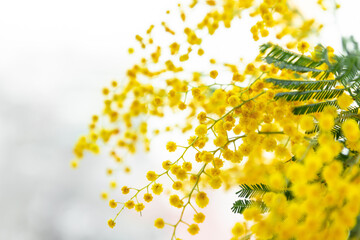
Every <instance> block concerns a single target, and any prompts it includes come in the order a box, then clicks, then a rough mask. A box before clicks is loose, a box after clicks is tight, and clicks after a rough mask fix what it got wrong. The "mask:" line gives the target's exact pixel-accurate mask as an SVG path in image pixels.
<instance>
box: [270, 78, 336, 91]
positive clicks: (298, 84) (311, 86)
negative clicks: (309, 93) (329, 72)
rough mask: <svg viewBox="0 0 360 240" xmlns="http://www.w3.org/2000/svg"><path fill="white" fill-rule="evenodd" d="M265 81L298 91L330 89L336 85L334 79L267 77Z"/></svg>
mask: <svg viewBox="0 0 360 240" xmlns="http://www.w3.org/2000/svg"><path fill="white" fill-rule="evenodd" d="M265 81H266V82H269V83H272V84H274V85H276V86H279V87H281V88H286V89H296V90H300V91H306V90H319V89H324V90H330V89H331V88H332V87H334V86H335V85H336V80H322V81H298V80H281V79H276V78H267V79H265Z"/></svg>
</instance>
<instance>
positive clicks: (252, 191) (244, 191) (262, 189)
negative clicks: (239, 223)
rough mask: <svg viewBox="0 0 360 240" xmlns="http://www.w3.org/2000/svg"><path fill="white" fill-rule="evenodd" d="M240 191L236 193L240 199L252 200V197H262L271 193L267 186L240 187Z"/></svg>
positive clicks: (243, 185) (244, 185)
mask: <svg viewBox="0 0 360 240" xmlns="http://www.w3.org/2000/svg"><path fill="white" fill-rule="evenodd" d="M240 188H241V189H240V190H239V191H238V192H236V194H238V196H239V198H251V197H255V196H257V197H262V196H263V195H264V194H265V193H267V192H269V191H270V189H269V187H268V186H266V185H265V184H262V183H260V184H255V185H250V186H249V185H247V184H242V185H240Z"/></svg>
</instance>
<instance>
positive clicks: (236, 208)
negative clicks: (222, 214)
mask: <svg viewBox="0 0 360 240" xmlns="http://www.w3.org/2000/svg"><path fill="white" fill-rule="evenodd" d="M251 206H257V207H259V208H260V210H261V212H262V213H265V212H267V211H268V210H269V209H268V207H267V206H266V205H265V203H263V202H258V201H254V200H248V199H243V200H242V199H240V200H237V201H236V202H234V204H233V206H232V208H231V210H232V211H233V213H243V212H244V210H245V209H246V208H249V207H251Z"/></svg>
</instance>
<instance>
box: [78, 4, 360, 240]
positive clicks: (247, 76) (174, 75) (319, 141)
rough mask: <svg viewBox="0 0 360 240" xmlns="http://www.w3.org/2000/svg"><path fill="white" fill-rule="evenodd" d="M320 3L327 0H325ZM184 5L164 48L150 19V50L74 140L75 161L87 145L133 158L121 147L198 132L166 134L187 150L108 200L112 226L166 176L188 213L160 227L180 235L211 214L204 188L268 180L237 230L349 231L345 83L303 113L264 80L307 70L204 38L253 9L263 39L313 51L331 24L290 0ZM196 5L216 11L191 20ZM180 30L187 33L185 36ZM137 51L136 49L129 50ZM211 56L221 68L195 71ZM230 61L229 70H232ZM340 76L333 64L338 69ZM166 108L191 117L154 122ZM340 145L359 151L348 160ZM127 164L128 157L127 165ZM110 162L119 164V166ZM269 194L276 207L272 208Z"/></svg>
mask: <svg viewBox="0 0 360 240" xmlns="http://www.w3.org/2000/svg"><path fill="white" fill-rule="evenodd" d="M319 4H320V5H322V7H323V8H324V4H325V3H324V2H323V1H319ZM178 7H179V11H178V12H179V16H180V20H179V21H181V22H183V25H182V26H184V27H183V29H182V30H183V31H182V32H181V31H180V32H179V31H177V30H173V29H172V28H171V26H170V24H168V23H165V22H162V23H161V26H160V27H161V28H162V29H163V31H165V33H167V34H170V35H171V36H172V37H173V39H174V42H172V43H170V44H168V45H167V46H162V45H160V44H159V45H156V41H155V40H154V39H153V37H152V31H153V29H155V28H156V27H159V26H156V25H151V26H150V27H149V29H148V30H147V32H146V35H145V36H140V35H136V37H135V38H136V41H137V42H139V44H140V47H139V51H140V50H141V49H150V53H149V54H148V55H147V56H146V57H143V58H141V59H140V61H139V63H137V64H134V65H133V66H132V67H131V68H130V69H128V70H127V73H126V75H127V79H126V81H123V82H120V83H118V82H117V81H113V82H112V83H111V87H106V88H104V89H103V91H102V92H103V95H104V96H105V98H106V99H105V101H104V109H103V114H102V116H97V115H95V116H93V118H92V122H91V124H90V125H89V134H87V135H86V136H82V137H80V138H79V140H78V142H77V143H76V144H75V147H74V154H75V157H76V158H75V159H74V160H73V161H72V162H71V166H72V167H74V168H76V167H77V166H78V163H79V160H80V159H81V158H83V156H84V153H85V152H86V151H90V152H92V153H95V154H97V153H99V151H100V146H101V145H103V144H108V145H110V146H111V147H112V150H111V152H110V156H111V157H112V158H113V159H114V161H115V162H116V163H119V166H124V165H123V164H124V162H126V158H125V157H124V156H125V155H126V154H127V153H132V154H134V153H136V152H137V151H138V148H139V147H141V145H140V142H142V143H143V145H142V146H143V147H144V150H145V151H150V147H151V141H152V140H153V139H154V138H155V137H156V136H157V135H159V134H160V133H161V132H169V131H176V130H178V129H180V130H181V131H182V133H183V134H190V135H189V138H188V141H187V144H185V145H184V144H183V143H180V142H176V141H174V140H173V139H170V140H171V141H169V142H167V144H166V146H164V149H165V148H166V149H167V150H168V151H169V152H174V153H173V154H174V155H175V154H179V153H180V152H181V153H180V154H179V155H178V157H176V158H175V159H174V160H165V159H164V161H163V162H162V168H163V171H162V172H158V173H156V172H155V171H148V172H147V174H146V179H147V180H148V181H149V183H148V184H146V185H145V186H143V187H142V188H135V187H128V186H122V187H121V192H122V194H124V195H126V196H128V195H130V197H129V198H127V200H125V201H118V200H114V199H111V200H110V201H109V206H110V207H111V208H114V209H117V210H118V211H117V214H116V216H115V217H114V218H112V219H110V220H109V221H108V225H109V226H110V227H111V228H113V227H114V226H115V225H116V222H115V221H116V219H117V217H118V216H119V214H120V213H121V212H122V211H123V210H124V209H125V208H126V209H135V210H136V211H138V212H141V211H143V210H144V208H145V205H144V204H145V202H146V203H149V202H151V201H152V200H153V198H154V195H160V194H165V189H166V188H165V186H163V184H164V180H165V179H167V180H168V181H170V182H171V184H172V187H171V190H170V191H169V193H166V194H168V195H169V196H168V199H169V203H170V205H171V206H173V207H175V208H179V209H181V213H180V216H179V218H178V219H177V220H176V221H175V222H174V221H173V220H171V219H169V220H167V219H166V221H165V220H164V219H163V218H158V219H156V220H155V222H154V225H155V227H157V228H164V227H165V225H168V226H169V227H172V228H173V234H172V237H171V238H172V239H180V238H177V236H176V230H177V227H178V226H179V225H180V224H184V225H186V226H187V230H188V232H189V233H190V234H191V235H195V234H198V233H199V231H200V227H199V224H200V223H202V222H204V221H205V215H204V214H203V213H202V212H200V211H199V208H200V209H201V208H204V207H206V206H207V205H208V204H209V201H210V200H209V197H208V195H207V191H210V190H211V189H219V188H223V189H224V190H232V191H234V190H236V189H237V188H238V186H239V185H242V184H248V185H252V184H260V183H261V184H265V185H266V186H268V191H267V192H266V193H264V194H262V195H254V197H253V199H252V200H253V201H254V203H259V204H253V205H251V206H250V207H247V208H246V209H245V210H244V211H243V213H242V214H243V218H244V219H245V222H240V221H239V222H237V223H236V224H235V225H234V226H233V228H232V229H231V233H232V235H233V238H232V239H242V238H249V237H250V236H251V235H253V236H255V237H256V239H347V238H348V235H349V230H351V229H352V228H353V227H354V226H355V225H356V219H357V216H358V214H359V211H360V209H359V208H360V186H359V184H360V170H359V158H360V155H359V154H355V153H356V152H360V130H359V126H358V123H357V122H356V121H355V120H353V119H346V120H345V121H344V122H342V123H341V129H340V131H342V133H343V134H344V136H345V139H344V140H343V141H339V140H338V139H336V138H335V137H334V135H333V132H332V131H333V128H334V126H335V125H336V124H337V125H339V123H338V122H336V121H337V120H336V119H337V117H338V116H339V114H340V112H341V111H342V110H347V109H350V108H351V106H353V105H354V103H353V98H352V97H351V96H349V95H347V94H345V93H343V94H341V95H340V96H338V97H337V99H336V100H337V105H338V106H339V108H336V107H335V106H328V107H326V108H325V109H324V110H323V111H322V112H318V113H312V114H308V115H302V116H299V115H294V113H293V111H292V110H293V108H294V107H296V106H299V105H300V103H299V102H295V101H286V100H285V99H284V98H279V99H277V100H274V97H275V95H276V94H277V93H281V92H284V89H281V88H278V87H276V86H274V85H273V84H272V83H270V82H267V81H265V79H268V78H277V79H294V78H297V79H308V77H309V76H308V75H306V74H301V73H296V72H293V71H291V70H287V69H280V68H278V67H276V66H274V65H271V64H266V63H264V62H262V57H263V56H262V55H259V56H258V57H257V58H256V59H255V61H254V62H252V63H248V64H244V63H240V64H238V63H236V64H229V63H223V64H218V63H217V61H216V60H215V59H212V58H207V57H206V52H205V50H204V49H203V48H202V47H201V46H202V43H203V41H205V37H206V36H207V37H209V36H212V35H213V36H214V37H216V36H215V34H214V33H215V32H216V30H217V29H219V28H222V27H225V28H230V27H231V23H232V22H233V21H235V19H236V18H241V17H242V16H243V15H244V14H248V15H249V16H250V17H251V18H254V19H256V20H257V22H256V24H255V25H253V26H252V27H250V28H249V33H251V35H252V37H253V39H254V40H255V41H258V40H259V39H260V37H262V38H267V37H273V38H275V39H278V40H280V39H283V38H285V39H286V47H287V48H289V49H294V48H295V47H297V50H298V51H299V52H300V53H303V54H310V56H311V55H312V56H313V58H315V57H316V56H315V54H313V52H315V50H314V51H312V49H311V48H310V46H309V44H308V43H307V42H305V41H304V40H305V38H306V37H307V36H308V35H309V34H312V33H316V32H318V31H319V30H320V29H321V27H322V25H321V24H317V23H316V22H315V20H314V19H310V20H306V19H304V17H303V16H302V15H301V14H300V12H299V11H298V10H297V9H296V8H295V7H294V5H293V4H292V2H290V1H287V0H261V1H255V0H238V1H235V0H222V1H212V0H207V1H205V0H204V1H199V2H198V1H197V0H193V1H192V2H191V3H189V6H187V7H184V6H182V5H180V4H179V5H178ZM196 8H207V9H208V12H207V13H206V14H205V16H204V18H203V19H202V20H201V21H200V22H199V23H198V24H195V25H194V24H193V23H188V22H187V17H186V15H185V13H186V12H187V11H188V12H190V10H191V11H195V9H196ZM334 8H338V5H336V6H334ZM236 21H239V20H236ZM240 21H241V20H240ZM186 25H194V27H193V28H190V27H188V26H186ZM205 30H207V32H208V35H205V33H204V32H205ZM272 34H273V35H272ZM200 36H201V37H200ZM177 38H179V39H182V38H184V39H185V40H186V42H184V43H181V44H180V43H178V42H177V40H176V39H177ZM194 50H195V51H194ZM136 51H137V50H136V49H134V48H129V54H134V53H135V52H136ZM144 51H145V50H144ZM327 51H328V55H329V59H330V61H333V60H332V58H331V57H332V56H333V49H332V48H330V47H328V48H327ZM201 59H202V60H201ZM204 59H205V61H206V62H210V64H211V66H213V68H212V69H208V71H207V72H203V71H193V70H191V69H193V68H189V69H188V67H189V65H187V64H186V63H187V62H191V61H204ZM324 65H325V64H324ZM320 68H324V69H326V66H320ZM229 70H230V72H231V77H230V78H228V77H225V76H228V75H225V74H223V72H226V71H227V72H228V71H229ZM333 78H334V76H333V75H331V74H330V75H329V79H333ZM316 80H318V81H322V80H323V79H322V80H320V79H316ZM219 82H221V83H219ZM304 103H306V104H310V103H316V101H315V100H307V101H303V102H302V103H301V104H304ZM341 109H342V110H341ZM178 112H179V114H178V115H176V114H177V113H178ZM172 114H173V115H172ZM356 114H357V113H356ZM168 116H173V117H176V118H178V117H180V118H181V119H183V121H182V123H177V124H174V125H169V126H166V127H164V128H163V129H157V128H156V127H154V126H152V125H151V123H152V122H151V121H149V119H150V118H153V119H156V120H158V119H160V118H166V117H168ZM164 122H166V121H165V120H164ZM314 129H318V130H317V131H315V130H314ZM344 146H345V147H346V148H344ZM344 149H345V150H347V151H348V153H344V151H345V150H344ZM341 154H348V155H349V154H350V155H351V156H352V157H351V158H349V159H347V160H346V161H341V160H340V159H338V157H339V156H340V155H341ZM127 164H128V163H127ZM129 171H130V169H129V168H128V167H125V172H129ZM106 172H107V174H108V175H113V174H114V171H113V169H112V168H109V169H107V171H106ZM117 184H118V183H117V182H115V181H111V182H110V188H113V189H115V188H116V187H117ZM164 185H165V184H164ZM140 194H142V199H140V198H139V196H140ZM102 198H104V199H108V198H109V196H108V193H107V192H103V193H102ZM261 204H265V205H266V209H267V210H268V211H263V209H261V208H260V207H259V205H261ZM227 209H228V208H226V209H224V211H227ZM185 211H192V212H193V219H192V220H187V219H185V218H184V213H185ZM239 219H241V218H240V215H239ZM190 221H191V222H190ZM171 222H173V223H171Z"/></svg>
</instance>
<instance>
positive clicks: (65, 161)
mask: <svg viewBox="0 0 360 240" xmlns="http://www.w3.org/2000/svg"><path fill="white" fill-rule="evenodd" d="M309 2H311V1H304V5H303V6H305V7H304V8H303V10H304V12H305V15H307V16H313V15H314V13H315V14H318V15H319V17H320V19H321V21H322V22H324V23H325V25H327V26H328V27H326V28H325V29H324V32H323V35H321V36H320V40H319V41H320V42H321V43H323V44H324V45H327V44H330V45H332V46H333V47H334V48H335V49H339V50H340V45H339V43H340V37H339V36H340V35H339V33H341V34H343V35H344V36H347V35H350V34H353V35H355V36H356V37H357V39H358V40H359V39H360V33H359V29H358V25H359V23H360V16H359V15H360V14H359V13H358V9H359V6H360V4H359V3H358V1H356V0H352V1H350V0H348V1H344V3H342V5H343V7H342V9H340V10H339V14H338V16H337V22H335V20H334V18H333V16H332V15H329V14H327V15H326V14H325V15H324V14H320V13H318V10H316V9H313V8H310V7H309V6H310V5H309V4H308V3H309ZM301 3H303V1H301ZM175 5H176V2H175V1H169V0H152V1H146V0H132V1H121V0H119V1H115V0H113V1H110V0H107V1H90V0H87V1H84V0H71V1H70V0H63V1H50V0H42V1H41V0H33V1H26V0H2V1H0V239H16V240H18V239H19V240H22V239H24V240H29V239H70V240H72V239H74V240H77V239H145V238H146V239H168V238H169V236H170V232H169V231H170V230H169V231H168V230H158V229H156V228H154V227H153V226H152V224H153V219H155V218H156V217H158V216H164V213H157V212H158V211H160V209H162V205H161V204H162V202H161V201H160V203H154V204H153V207H152V208H150V210H149V211H148V212H147V211H145V212H144V216H143V217H140V216H138V214H135V213H127V214H123V215H121V216H120V218H119V221H118V223H117V226H116V228H115V229H110V228H108V227H107V225H106V221H107V219H108V218H110V217H113V213H114V212H113V211H112V210H111V209H109V207H108V206H107V204H106V203H105V202H103V201H101V200H100V199H99V192H100V191H101V190H103V189H104V186H105V187H106V186H107V181H108V180H107V179H106V178H105V174H104V171H103V169H104V165H103V162H102V160H101V159H99V158H96V157H92V156H90V157H87V158H86V159H85V161H84V162H83V163H82V164H81V168H80V169H78V170H77V171H72V170H71V169H70V168H69V161H70V160H71V159H72V153H71V149H72V145H73V143H74V141H75V140H76V139H77V137H78V136H79V135H81V134H84V133H86V128H87V124H88V122H89V119H90V117H91V115H92V114H94V113H97V112H99V110H100V108H101V102H102V97H101V91H100V90H101V88H102V86H104V85H107V84H109V82H110V81H111V80H112V79H121V78H122V76H124V71H125V70H126V67H127V66H129V62H128V56H127V48H128V47H129V46H134V35H135V34H137V33H139V32H144V31H145V30H146V28H147V27H148V26H149V24H151V23H159V22H161V21H162V19H161V18H163V17H164V16H165V11H166V10H167V9H168V7H169V8H173V6H175ZM244 29H246V28H244ZM218 37H219V38H218V40H217V41H218V42H217V43H215V47H214V48H212V49H210V50H209V51H210V52H212V53H213V55H216V54H220V55H225V56H226V55H229V56H231V54H233V52H232V48H231V46H224V45H221V36H218ZM239 39H240V43H241V44H240V45H242V47H240V49H241V50H242V52H241V54H240V55H241V56H246V55H249V53H253V52H251V51H250V52H249V51H246V49H250V50H251V49H252V50H254V51H255V52H256V51H257V48H256V46H255V45H251V46H255V47H254V48H251V47H249V46H247V45H246V44H248V43H249V44H250V42H251V35H250V33H249V32H248V31H243V32H242V33H241V37H238V39H236V41H239ZM238 43H239V42H238ZM219 45H221V47H220V48H219V47H218V46H219ZM210 46H211V45H210ZM217 51H218V52H217ZM220 51H221V52H220ZM240 55H239V56H240ZM135 168H136V166H135ZM135 174H136V172H135ZM140 180H141V179H140ZM142 180H144V179H142ZM124 181H125V180H124ZM226 196H228V197H226V198H225V197H224V198H221V197H214V199H216V200H219V201H220V200H221V204H220V202H218V204H217V205H216V204H215V203H212V204H213V205H211V207H210V208H211V209H210V210H208V212H209V214H210V215H209V214H207V217H208V219H207V223H205V224H203V226H204V227H203V228H201V236H198V237H196V238H194V239H227V238H229V236H230V235H229V231H230V225H231V223H233V222H234V221H235V220H236V219H237V218H238V216H234V215H233V214H232V213H231V212H230V210H229V207H231V203H232V202H233V200H234V194H233V193H232V194H230V195H226ZM215 202H216V201H215ZM164 204H166V205H167V203H166V202H164ZM214 206H216V208H218V209H217V210H214V209H215V208H214ZM167 216H169V217H173V219H175V218H176V216H177V215H176V212H175V213H174V214H168V215H167ZM224 222H229V223H230V225H229V224H228V225H225V224H224V225H223V223H224ZM215 228H216V231H214V229H215ZM179 237H181V236H179Z"/></svg>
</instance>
